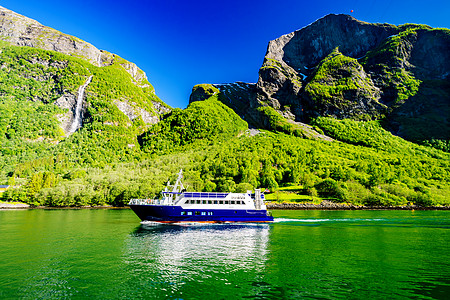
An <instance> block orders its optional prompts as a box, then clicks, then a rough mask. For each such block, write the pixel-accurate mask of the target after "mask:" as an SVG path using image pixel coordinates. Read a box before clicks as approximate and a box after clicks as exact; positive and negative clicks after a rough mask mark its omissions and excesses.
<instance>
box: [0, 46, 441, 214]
mask: <svg viewBox="0 0 450 300" xmlns="http://www.w3.org/2000/svg"><path fill="white" fill-rule="evenodd" d="M115 62H116V63H113V64H112V65H110V66H108V67H102V68H100V67H95V66H93V65H91V64H89V63H87V62H85V61H83V60H80V59H76V58H73V57H68V56H65V55H62V54H58V53H55V52H51V51H43V50H37V49H32V48H26V47H23V48H21V47H12V46H8V45H5V44H2V48H1V53H0V66H1V68H0V78H2V81H3V84H2V87H1V88H0V89H1V90H0V142H1V146H0V184H10V185H12V186H14V188H11V189H9V190H8V191H7V192H5V193H3V194H2V195H1V197H2V200H3V201H22V202H26V203H30V204H32V205H48V206H83V205H105V204H112V205H123V204H125V203H127V202H128V200H129V199H130V198H133V197H139V198H140V197H154V196H157V195H158V193H159V191H160V190H161V189H162V187H163V184H164V183H165V182H167V180H171V181H172V180H173V179H174V178H173V176H175V174H176V172H177V171H179V169H180V168H183V169H184V170H185V177H186V178H185V179H186V180H185V181H186V184H187V185H189V189H190V190H203V191H225V192H228V191H231V192H233V191H238V192H243V191H246V190H248V189H253V188H257V187H260V188H269V189H270V190H275V191H276V190H277V189H279V188H280V187H283V188H284V189H286V187H295V190H296V192H295V193H297V194H298V196H299V198H298V199H304V198H305V197H310V196H312V197H316V198H317V197H320V198H322V199H329V200H332V201H337V202H350V203H354V204H366V205H404V204H407V203H408V202H410V203H415V204H419V205H425V206H429V205H449V204H450V199H449V197H448V195H450V183H449V182H450V174H449V170H450V154H448V153H445V152H442V151H439V150H436V149H432V148H430V147H425V146H418V145H416V144H413V143H410V142H406V141H405V140H403V139H401V138H399V137H396V136H393V135H392V134H390V133H389V132H387V131H386V130H384V129H383V128H382V126H381V125H380V123H379V122H378V121H370V122H357V121H353V120H340V121H339V120H336V119H332V118H316V119H315V121H314V126H315V128H317V129H318V130H319V129H320V130H322V131H323V132H324V133H326V134H327V135H329V136H331V137H333V138H334V139H335V141H333V142H327V141H321V140H314V139H312V138H309V139H305V138H303V137H304V134H303V133H302V132H301V131H298V130H296V129H297V127H295V126H294V125H292V124H290V123H288V122H287V121H286V120H285V119H280V118H281V117H280V118H278V117H277V116H278V115H275V114H274V113H273V111H272V110H267V111H261V113H263V114H266V115H267V116H269V118H268V120H269V121H270V122H271V128H272V129H273V130H274V132H271V131H261V132H260V133H259V134H257V135H251V134H250V133H249V132H248V131H247V129H248V125H247V123H246V122H245V121H243V120H242V119H241V118H240V117H239V116H238V115H237V114H236V113H235V112H234V111H233V110H232V109H230V108H229V107H227V106H226V105H224V104H223V103H222V102H221V101H219V99H218V98H217V97H219V96H220V95H219V94H217V93H215V91H212V92H211V93H210V95H209V96H208V97H207V98H206V99H205V100H204V101H195V102H192V103H191V104H190V105H189V106H188V108H186V109H185V110H180V109H174V110H173V111H172V112H171V113H170V114H167V115H165V116H164V117H163V118H162V120H161V121H160V122H159V123H157V124H155V125H150V124H146V123H145V122H144V120H143V118H142V116H137V117H135V118H131V117H130V116H131V115H133V114H135V113H136V111H140V110H141V109H144V110H145V111H147V112H148V113H149V115H153V116H157V115H156V113H155V111H154V104H155V103H159V104H161V103H160V100H159V99H158V98H157V97H156V96H155V94H154V93H153V88H152V87H151V86H150V85H149V84H148V85H147V84H143V83H142V82H140V83H139V84H135V82H134V81H133V79H132V78H131V76H130V75H129V73H128V72H126V70H125V69H124V67H123V66H122V64H123V62H122V61H121V60H120V59H118V58H117V59H116V60H115ZM91 75H92V76H93V80H92V82H91V83H90V84H89V85H88V87H87V89H86V99H85V100H86V108H85V114H84V119H83V127H82V128H81V129H80V130H78V131H76V132H75V133H74V134H72V135H70V136H68V135H67V134H65V133H64V131H63V130H62V129H61V128H60V126H59V124H60V123H59V120H58V116H59V115H61V114H66V113H68V111H67V109H62V108H59V107H57V106H56V105H55V104H54V103H55V101H56V100H57V99H59V98H60V97H61V96H64V95H70V94H72V95H73V94H76V91H77V89H78V87H79V86H80V85H82V84H83V83H84V82H85V80H86V78H87V77H88V76H91ZM118 102H120V103H121V105H122V107H123V105H125V104H126V105H128V108H130V109H131V110H133V109H136V110H135V111H133V113H132V114H131V113H128V115H127V114H125V113H124V112H123V111H122V110H121V109H119V107H120V105H118V104H117V103H118ZM161 105H163V104H161Z"/></svg>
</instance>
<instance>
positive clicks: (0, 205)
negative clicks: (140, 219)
mask: <svg viewBox="0 0 450 300" xmlns="http://www.w3.org/2000/svg"><path fill="white" fill-rule="evenodd" d="M266 206H267V209H285V210H450V206H429V207H423V206H417V205H405V206H365V205H353V204H344V203H335V202H331V201H327V200H324V201H322V202H321V203H320V204H313V203H286V202H285V203H275V202H268V203H266ZM29 208H32V209H102V208H103V209H105V208H106V209H107V208H109V209H124V208H128V206H125V207H115V206H110V205H105V206H81V207H73V206H71V207H67V206H65V207H49V206H37V207H34V206H30V205H28V204H26V203H9V202H0V210H1V209H29Z"/></svg>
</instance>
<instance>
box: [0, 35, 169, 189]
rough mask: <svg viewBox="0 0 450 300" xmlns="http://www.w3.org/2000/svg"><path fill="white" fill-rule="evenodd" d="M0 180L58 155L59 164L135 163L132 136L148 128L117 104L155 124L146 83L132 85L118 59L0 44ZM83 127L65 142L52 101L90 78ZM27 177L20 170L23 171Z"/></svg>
mask: <svg viewBox="0 0 450 300" xmlns="http://www.w3.org/2000/svg"><path fill="white" fill-rule="evenodd" d="M0 47H1V48H0V66H1V69H0V78H1V81H2V85H1V87H0V143H1V146H0V170H1V171H0V181H3V182H5V181H7V178H11V177H15V178H16V179H17V180H18V181H19V182H21V183H22V182H23V180H22V179H24V180H25V181H26V178H22V173H23V172H29V173H31V172H33V171H32V168H31V167H28V166H30V165H32V164H34V161H35V160H40V159H42V158H45V157H57V156H59V157H62V158H60V159H63V160H64V161H65V164H67V165H68V166H71V165H99V166H104V165H105V163H112V162H115V161H121V160H122V161H133V160H135V159H138V158H139V156H138V155H136V153H137V152H139V143H138V141H137V137H138V135H140V134H142V133H143V132H144V131H145V129H146V128H147V127H148V125H147V124H145V123H144V121H143V119H142V117H140V116H139V117H136V118H135V119H133V120H131V119H130V118H129V117H128V116H127V115H125V114H124V113H123V112H122V111H121V110H120V109H119V108H118V105H117V102H118V101H120V102H121V103H127V105H128V106H129V107H130V108H131V109H134V110H136V111H138V112H139V111H142V110H145V111H146V112H147V113H148V115H152V116H154V117H155V118H156V119H158V115H157V113H156V112H155V109H154V103H158V104H160V105H164V104H163V103H162V102H161V100H159V99H158V97H157V96H156V95H155V94H154V91H153V87H152V86H151V85H150V83H148V81H146V80H145V82H140V85H137V84H135V83H133V80H132V77H131V75H130V74H129V73H128V72H127V71H126V70H125V69H124V67H122V65H121V64H122V63H123V60H121V59H119V58H117V57H116V60H115V62H114V63H113V64H112V65H110V66H106V67H96V66H93V65H91V64H90V63H88V62H86V61H84V60H82V59H78V58H74V57H71V56H67V55H64V54H61V53H57V52H53V51H45V50H40V49H35V48H29V47H16V46H10V45H8V44H6V43H2V44H0ZM91 75H92V76H93V79H92V82H91V83H90V84H89V85H88V87H87V89H86V92H85V100H86V107H85V112H84V118H83V127H82V128H81V129H80V130H78V131H77V132H75V133H74V134H72V135H71V136H69V137H67V136H66V135H65V133H64V131H63V130H62V128H61V127H60V122H59V118H60V117H61V116H67V115H70V114H71V113H72V112H70V111H69V110H68V109H62V108H59V107H58V106H56V105H55V104H54V103H55V101H56V100H57V99H59V98H60V97H64V96H67V95H69V96H70V95H73V97H76V95H77V90H78V88H79V86H81V85H82V84H83V83H84V82H85V81H86V79H87V78H88V77H89V76H91ZM28 169H29V171H24V170H28Z"/></svg>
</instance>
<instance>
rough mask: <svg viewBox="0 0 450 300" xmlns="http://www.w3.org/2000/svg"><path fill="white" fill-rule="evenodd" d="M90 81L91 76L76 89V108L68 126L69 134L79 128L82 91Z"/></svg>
mask: <svg viewBox="0 0 450 300" xmlns="http://www.w3.org/2000/svg"><path fill="white" fill-rule="evenodd" d="M91 80H92V75H91V76H90V77H89V78H88V79H87V80H86V82H85V83H84V84H83V85H82V86H80V87H79V88H78V96H77V106H76V108H75V115H74V118H73V121H72V125H71V126H70V129H69V133H74V132H75V131H77V129H79V128H80V127H81V122H82V120H81V108H82V107H83V97H84V90H85V89H86V87H87V86H88V84H89V83H90V82H91Z"/></svg>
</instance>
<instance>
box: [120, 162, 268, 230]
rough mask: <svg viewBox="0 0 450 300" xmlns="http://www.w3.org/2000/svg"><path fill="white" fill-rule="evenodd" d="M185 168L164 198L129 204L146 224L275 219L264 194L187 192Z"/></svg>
mask: <svg viewBox="0 0 450 300" xmlns="http://www.w3.org/2000/svg"><path fill="white" fill-rule="evenodd" d="M182 173H183V170H180V172H179V173H178V178H177V180H176V182H175V184H174V185H171V184H170V182H167V186H166V188H165V189H164V191H162V199H131V200H130V202H129V203H128V205H129V206H130V208H131V209H132V210H133V211H134V212H135V213H136V215H138V217H139V218H140V219H141V220H142V223H146V222H157V223H181V222H203V223H225V222H272V221H273V217H272V216H271V215H270V213H269V212H268V211H267V209H266V205H265V204H264V194H263V193H261V191H260V190H258V189H256V190H255V192H254V193H252V192H251V191H247V193H211V192H187V191H186V189H185V188H184V186H183V183H182V182H181V179H182V178H183V175H182Z"/></svg>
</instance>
